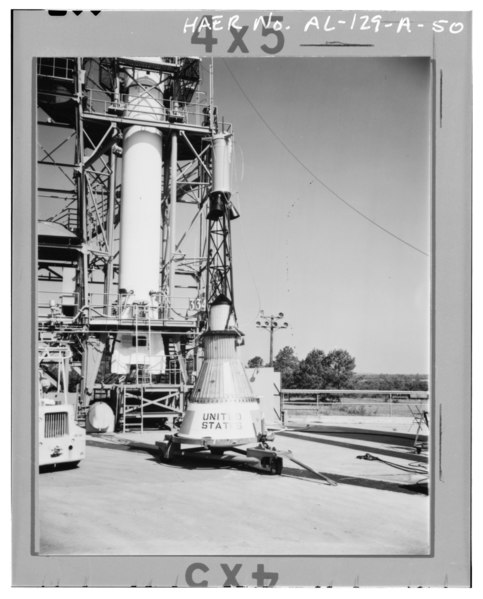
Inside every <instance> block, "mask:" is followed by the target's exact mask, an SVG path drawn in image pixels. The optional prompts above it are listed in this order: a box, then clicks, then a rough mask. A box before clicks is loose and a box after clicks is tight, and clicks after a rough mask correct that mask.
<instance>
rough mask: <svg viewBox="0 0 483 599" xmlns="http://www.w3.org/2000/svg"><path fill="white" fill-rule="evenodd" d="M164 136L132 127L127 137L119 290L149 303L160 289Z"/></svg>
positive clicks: (153, 129) (124, 161) (124, 164)
mask: <svg viewBox="0 0 483 599" xmlns="http://www.w3.org/2000/svg"><path fill="white" fill-rule="evenodd" d="M161 185H162V134H161V132H160V131H159V130H158V129H155V128H154V127H142V126H137V125H135V126H133V127H129V129H128V130H127V132H126V133H125V135H124V150H123V168H122V198H121V226H120V257H119V287H120V288H121V289H125V290H126V291H128V292H129V291H133V296H132V300H137V301H148V300H149V292H150V291H158V289H159V270H160V260H161Z"/></svg>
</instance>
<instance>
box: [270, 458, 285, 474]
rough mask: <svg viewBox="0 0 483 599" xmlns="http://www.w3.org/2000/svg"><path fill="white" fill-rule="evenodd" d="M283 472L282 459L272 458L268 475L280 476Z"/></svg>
mask: <svg viewBox="0 0 483 599" xmlns="http://www.w3.org/2000/svg"><path fill="white" fill-rule="evenodd" d="M282 470H283V459H282V458H272V460H271V462H270V474H278V475H280V474H282Z"/></svg>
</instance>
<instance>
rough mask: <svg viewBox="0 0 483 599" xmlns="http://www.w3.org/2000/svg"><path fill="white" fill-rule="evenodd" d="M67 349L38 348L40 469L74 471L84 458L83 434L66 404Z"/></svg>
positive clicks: (66, 347) (61, 346)
mask: <svg viewBox="0 0 483 599" xmlns="http://www.w3.org/2000/svg"><path fill="white" fill-rule="evenodd" d="M71 358H72V353H71V351H70V348H69V347H68V346H67V345H62V344H59V345H58V346H52V345H40V346H39V466H56V465H58V464H63V465H71V466H72V467H76V466H77V465H78V464H79V462H80V461H81V460H83V459H84V458H85V452H86V432H85V430H84V429H83V428H81V427H80V426H78V425H77V422H76V420H75V413H74V406H73V405H71V404H69V402H68V379H69V363H70V360H71Z"/></svg>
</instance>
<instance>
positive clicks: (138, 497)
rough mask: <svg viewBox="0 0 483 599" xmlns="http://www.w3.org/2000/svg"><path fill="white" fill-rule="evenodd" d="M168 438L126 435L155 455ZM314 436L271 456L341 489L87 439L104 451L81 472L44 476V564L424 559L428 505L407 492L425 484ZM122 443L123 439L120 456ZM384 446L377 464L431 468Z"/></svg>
mask: <svg viewBox="0 0 483 599" xmlns="http://www.w3.org/2000/svg"><path fill="white" fill-rule="evenodd" d="M163 436H164V435H163V433H160V432H157V433H145V434H144V435H140V434H139V433H132V434H131V435H128V437H129V438H130V439H131V442H133V440H134V444H136V443H137V444H138V445H140V446H143V445H142V444H144V446H145V447H148V448H149V447H150V446H151V447H152V446H153V443H154V441H155V440H161V439H162V438H163ZM311 437H312V438H313V439H310V438H305V437H304V435H303V434H302V436H301V438H300V437H282V436H277V439H276V446H277V448H279V449H291V450H292V452H293V453H294V455H295V456H296V457H297V458H298V459H300V460H302V461H304V462H306V463H308V464H309V465H311V466H312V467H314V468H315V469H316V470H318V471H320V472H324V473H326V474H328V475H329V476H331V477H332V478H333V479H334V480H335V481H337V482H338V485H337V486H328V485H326V484H324V483H323V482H322V481H319V480H317V479H315V477H314V475H312V474H310V473H308V472H306V471H304V470H303V468H301V467H299V466H297V465H296V464H293V463H291V462H288V461H286V460H285V461H284V466H285V467H284V471H283V473H282V475H281V476H271V475H269V474H265V473H262V472H260V471H259V470H257V468H256V467H255V463H254V462H252V463H251V465H249V464H247V461H246V460H245V459H243V458H242V457H241V456H239V457H234V458H233V459H225V460H224V461H220V460H219V459H217V460H214V459H213V458H208V459H203V458H197V459H192V458H191V459H183V460H182V461H179V462H176V463H172V464H165V463H162V462H160V461H159V459H157V457H155V456H153V455H151V454H149V453H148V452H145V451H133V450H124V451H121V450H119V449H110V448H109V447H110V444H112V443H113V439H114V436H110V437H109V436H107V437H106V438H104V439H102V438H97V439H91V440H90V443H91V442H96V443H99V444H100V443H104V446H102V447H96V446H92V445H90V446H88V448H87V458H86V460H84V461H83V462H82V464H81V466H80V467H79V468H77V469H75V470H61V471H55V472H48V473H42V474H41V475H40V478H39V481H40V484H39V507H40V537H41V538H40V550H41V553H47V554H101V555H102V554H118V555H119V554H121V555H122V554H137V555H143V554H144V555H146V554H154V555H156V554H161V555H163V554H166V555H175V554H182V555H203V554H205V555H208V554H222V555H250V554H252V555H257V554H259V555H264V554H265V555H270V554H272V555H273V554H275V555H277V554H278V555H317V554H319V555H348V554H352V555H371V554H372V555H391V554H393V555H404V554H406V555H414V554H425V553H427V552H428V547H429V544H428V543H429V497H428V496H427V495H425V494H423V493H421V492H417V489H418V487H414V486H411V485H413V484H414V483H417V482H418V481H420V480H422V479H424V478H426V477H425V476H424V475H422V474H408V473H406V472H403V471H401V470H396V469H394V468H393V467H390V466H389V465H387V464H384V463H381V462H378V461H365V460H360V459H357V456H359V455H361V454H364V453H365V452H364V449H366V451H367V450H369V451H370V452H371V453H373V454H374V455H376V453H375V452H376V451H377V450H378V449H379V450H382V449H383V444H378V443H377V442H376V441H374V440H372V441H371V443H372V445H371V444H370V443H369V442H368V444H364V441H361V440H360V439H358V440H354V439H346V440H344V439H341V438H340V437H338V438H337V441H338V443H339V444H337V445H332V444H330V443H321V442H320V440H321V438H322V440H323V438H324V437H323V435H322V437H321V436H320V435H317V434H315V433H313V434H311ZM314 439H315V440H314ZM317 439H318V440H317ZM136 440H137V441H136ZM328 440H329V441H330V439H328ZM345 441H347V443H346V444H345V445H344V442H345ZM117 442H119V438H117ZM127 442H129V440H128V439H127V438H125V439H124V440H121V447H122V443H127ZM340 442H342V444H340ZM354 445H355V447H354ZM112 446H115V445H112ZM384 447H385V448H386V449H387V448H389V447H390V448H391V450H394V451H396V454H395V455H394V456H391V457H388V456H384V455H382V454H379V455H380V456H381V458H383V459H386V460H389V461H390V462H391V463H393V464H399V465H402V466H404V465H407V464H408V463H410V462H411V463H413V465H416V466H418V467H421V468H424V467H425V464H424V459H423V460H421V459H420V461H418V462H414V461H413V460H412V458H413V454H412V453H407V452H408V448H404V447H403V446H401V445H399V444H398V443H397V442H396V443H394V444H393V445H391V444H389V445H388V444H387V443H385V444H384ZM360 448H362V449H360ZM397 451H399V452H400V453H399V455H398V454H397ZM408 485H409V486H408Z"/></svg>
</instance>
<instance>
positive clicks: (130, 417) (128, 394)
mask: <svg viewBox="0 0 483 599" xmlns="http://www.w3.org/2000/svg"><path fill="white" fill-rule="evenodd" d="M136 391H139V394H138V393H136ZM129 430H136V431H139V432H141V433H142V432H144V387H143V386H140V387H138V388H136V389H130V388H129V387H123V389H122V432H123V433H126V432H127V431H129Z"/></svg>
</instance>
